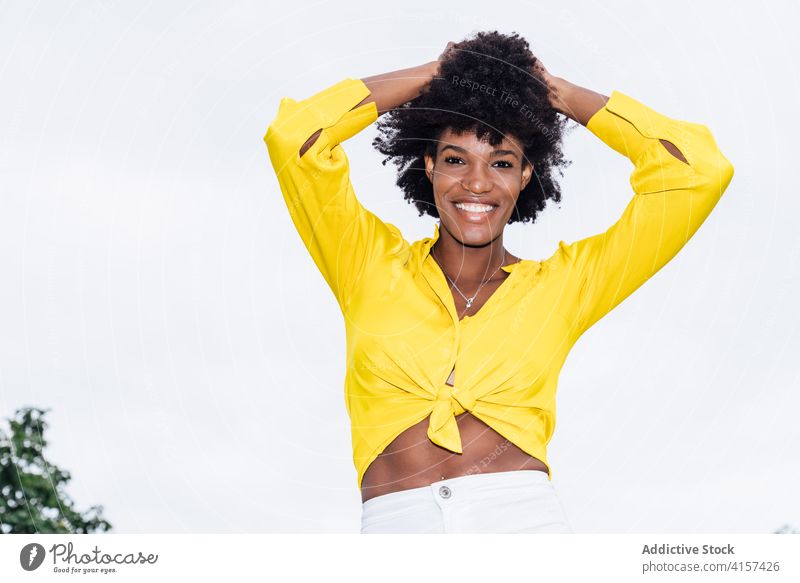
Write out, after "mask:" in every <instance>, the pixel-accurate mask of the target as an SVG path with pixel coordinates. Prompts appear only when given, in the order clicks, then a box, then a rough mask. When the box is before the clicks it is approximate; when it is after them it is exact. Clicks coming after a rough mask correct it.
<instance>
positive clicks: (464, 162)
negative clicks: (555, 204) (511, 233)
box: [425, 128, 533, 246]
mask: <svg viewBox="0 0 800 583" xmlns="http://www.w3.org/2000/svg"><path fill="white" fill-rule="evenodd" d="M425 172H426V174H427V175H428V179H429V180H430V181H431V183H432V184H433V196H434V200H435V202H436V208H437V209H438V211H439V219H440V221H441V224H442V227H443V228H445V229H447V231H448V232H449V233H450V235H452V236H453V238H455V239H456V240H458V241H460V242H461V243H462V244H463V245H470V246H483V245H486V244H488V243H490V242H491V241H493V240H494V239H495V238H497V237H498V236H499V235H500V234H501V233H502V232H503V228H504V227H505V225H506V224H507V223H508V219H509V218H510V217H511V213H512V212H513V211H514V207H515V206H516V204H517V199H518V198H519V193H520V191H522V190H523V189H524V188H525V187H526V186H527V185H528V182H529V181H530V179H531V175H532V174H533V167H532V166H531V165H530V164H529V163H528V162H527V161H526V160H525V158H524V156H523V150H522V146H521V144H520V143H519V141H517V139H516V138H514V137H513V136H506V137H505V138H504V139H503V141H502V142H501V143H500V144H498V145H497V146H492V145H491V144H489V143H488V142H484V141H479V140H478V138H477V136H476V135H475V134H474V133H472V132H467V133H464V134H456V133H453V132H452V130H450V129H449V128H448V129H446V130H445V131H444V132H443V133H442V135H441V136H440V138H439V143H438V144H437V147H436V156H435V157H432V156H429V155H427V154H426V155H425Z"/></svg>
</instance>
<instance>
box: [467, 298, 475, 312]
mask: <svg viewBox="0 0 800 583" xmlns="http://www.w3.org/2000/svg"><path fill="white" fill-rule="evenodd" d="M473 299H474V298H469V299H468V300H467V309H468V310H469V309H470V308H471V307H472V300H473Z"/></svg>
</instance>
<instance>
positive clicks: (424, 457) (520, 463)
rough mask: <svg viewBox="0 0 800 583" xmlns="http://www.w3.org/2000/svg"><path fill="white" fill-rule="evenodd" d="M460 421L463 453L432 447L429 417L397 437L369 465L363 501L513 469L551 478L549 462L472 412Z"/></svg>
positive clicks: (363, 487)
mask: <svg viewBox="0 0 800 583" xmlns="http://www.w3.org/2000/svg"><path fill="white" fill-rule="evenodd" d="M456 421H457V423H458V430H459V432H460V434H461V443H462V450H463V453H454V452H451V451H450V450H447V449H445V448H443V447H440V446H438V445H436V444H435V443H433V442H432V441H431V440H430V439H429V438H428V435H427V431H428V422H429V418H428V417H426V418H425V419H423V420H422V421H420V422H419V423H417V424H415V425H412V426H411V427H409V428H408V429H406V430H405V431H403V433H401V434H400V435H399V436H397V437H396V438H395V439H394V441H392V443H390V444H389V446H388V447H386V449H384V450H383V452H381V454H380V455H379V456H378V457H377V458H376V459H375V460H374V461H373V462H372V463H371V464H370V466H369V467H368V468H367V471H366V473H365V474H364V477H363V478H362V480H361V501H362V502H366V501H367V500H369V499H370V498H374V497H376V496H382V495H383V494H389V493H391V492H399V491H401V490H408V489H410V488H419V487H420V486H428V485H430V484H432V483H433V482H436V481H437V480H442V479H446V478H455V477H457V476H465V475H471V474H480V473H490V472H505V471H512V470H538V471H541V472H545V473H547V466H546V465H545V464H544V462H542V461H541V460H539V459H537V458H535V457H533V456H531V455H529V454H527V453H525V452H524V451H522V450H521V449H520V448H519V447H517V446H516V445H514V444H513V443H511V442H510V441H509V440H508V439H506V438H505V437H503V436H502V435H500V434H499V433H497V432H496V431H495V430H494V429H492V428H491V427H489V426H488V425H486V424H485V423H484V422H483V421H481V420H480V419H478V418H476V417H474V416H473V415H472V414H470V413H469V412H466V413H462V414H461V415H458V416H457V417H456Z"/></svg>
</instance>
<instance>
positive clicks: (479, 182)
mask: <svg viewBox="0 0 800 583" xmlns="http://www.w3.org/2000/svg"><path fill="white" fill-rule="evenodd" d="M461 186H462V187H464V189H465V190H469V191H470V192H472V193H475V194H482V193H484V192H489V191H490V190H492V188H493V187H494V182H493V181H492V175H491V173H490V172H489V171H488V170H487V169H486V168H484V167H483V164H475V165H473V166H472V168H470V172H469V175H467V176H465V177H464V180H462V181H461Z"/></svg>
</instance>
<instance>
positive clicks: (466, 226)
mask: <svg viewBox="0 0 800 583" xmlns="http://www.w3.org/2000/svg"><path fill="white" fill-rule="evenodd" d="M447 230H448V232H450V234H451V235H452V236H453V238H454V239H455V240H456V241H459V242H460V243H461V244H462V245H468V246H470V247H482V246H484V245H488V244H489V243H491V242H492V241H494V240H495V239H496V238H497V236H498V235H500V233H501V232H502V229H498V228H497V227H495V226H494V225H493V224H489V223H483V224H475V223H464V222H462V221H457V222H455V224H451V225H450V226H448V228H447Z"/></svg>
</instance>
